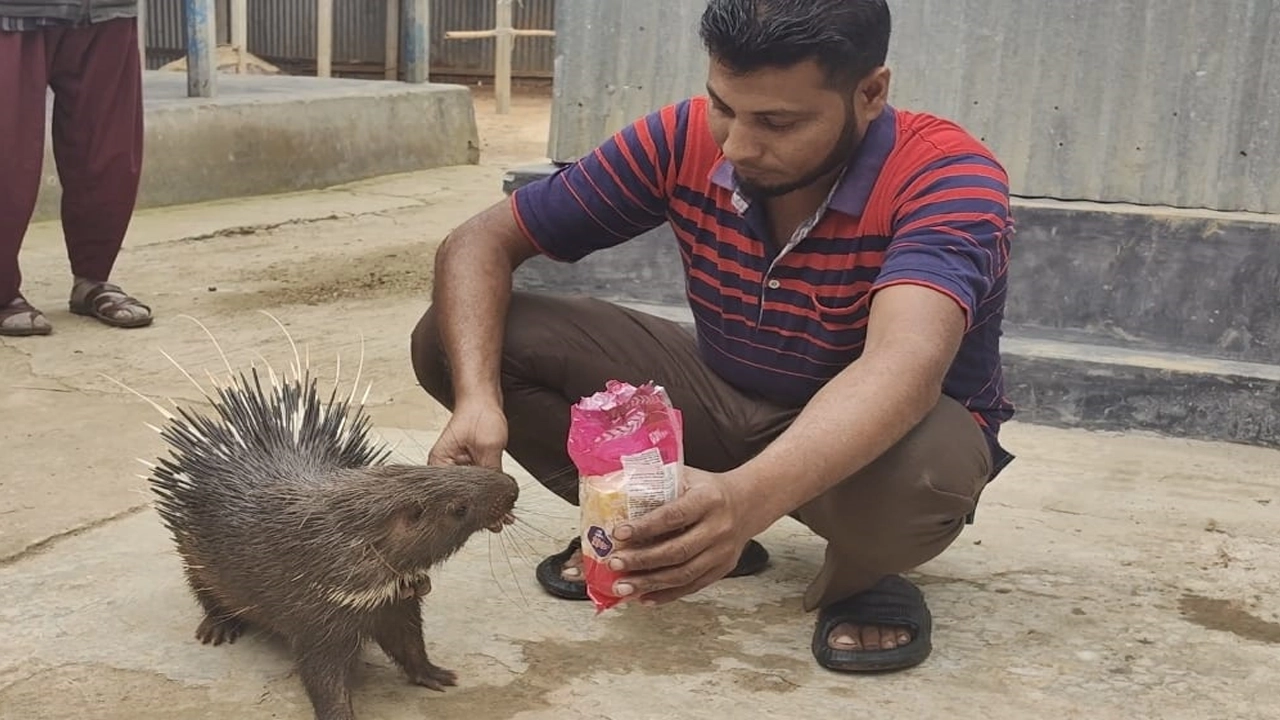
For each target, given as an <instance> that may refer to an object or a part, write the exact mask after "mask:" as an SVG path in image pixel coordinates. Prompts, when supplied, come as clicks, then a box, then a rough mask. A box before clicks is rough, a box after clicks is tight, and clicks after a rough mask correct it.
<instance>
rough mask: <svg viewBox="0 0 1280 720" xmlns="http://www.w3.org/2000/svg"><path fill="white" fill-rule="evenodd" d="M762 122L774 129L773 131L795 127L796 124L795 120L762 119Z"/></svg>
mask: <svg viewBox="0 0 1280 720" xmlns="http://www.w3.org/2000/svg"><path fill="white" fill-rule="evenodd" d="M760 124H761V125H763V126H764V127H766V128H768V129H769V130H773V131H780V130H789V129H791V128H793V127H795V125H796V123H795V121H794V120H792V121H788V122H777V121H774V120H765V119H761V120H760Z"/></svg>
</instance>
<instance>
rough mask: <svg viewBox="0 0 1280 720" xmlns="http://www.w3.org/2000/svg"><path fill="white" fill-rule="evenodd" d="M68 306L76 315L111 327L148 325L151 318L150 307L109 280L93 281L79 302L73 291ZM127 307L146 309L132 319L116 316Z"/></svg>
mask: <svg viewBox="0 0 1280 720" xmlns="http://www.w3.org/2000/svg"><path fill="white" fill-rule="evenodd" d="M68 306H69V307H70V309H71V312H73V313H75V314H76V315H86V316H88V317H92V318H95V319H97V320H99V321H101V322H103V323H104V324H107V325H110V326H112V327H119V328H136V327H145V326H147V325H150V324H151V320H152V317H151V308H150V307H148V306H146V305H144V304H142V303H141V302H138V299H137V298H134V297H131V296H130V295H129V294H127V293H126V292H125V291H124V290H121V289H120V286H119V285H114V284H112V283H109V282H100V283H94V284H93V286H92V287H91V288H90V289H89V291H88V292H86V293H85V294H84V297H83V298H82V299H81V300H80V302H76V300H75V294H74V291H73V293H72V297H71V301H70V302H69V303H68ZM128 307H136V308H142V309H143V310H145V311H146V315H143V316H141V317H137V318H133V319H129V316H126V317H125V318H124V319H122V318H119V317H117V316H116V314H117V313H119V312H120V310H122V309H124V308H128Z"/></svg>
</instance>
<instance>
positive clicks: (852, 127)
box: [733, 111, 860, 200]
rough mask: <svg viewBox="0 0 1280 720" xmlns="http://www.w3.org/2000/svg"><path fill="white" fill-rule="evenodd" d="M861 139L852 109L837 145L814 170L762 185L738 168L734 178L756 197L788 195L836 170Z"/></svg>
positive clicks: (742, 188) (740, 187) (850, 156)
mask: <svg viewBox="0 0 1280 720" xmlns="http://www.w3.org/2000/svg"><path fill="white" fill-rule="evenodd" d="M859 142H860V139H859V138H858V122H857V119H856V118H855V117H854V115H853V112H852V111H850V112H848V113H846V114H845V121H844V127H843V128H841V129H840V137H839V139H837V140H836V144H835V147H833V148H832V149H831V152H830V153H827V156H826V157H825V158H823V160H822V162H821V163H819V164H818V166H817V167H815V168H814V169H813V170H811V171H809V172H807V173H805V174H804V175H803V176H801V177H800V178H799V179H797V180H792V181H791V182H788V183H782V184H779V185H760V184H757V183H754V182H751V181H750V180H747V179H746V178H744V177H742V176H741V175H739V174H738V171H737V170H734V172H733V179H734V181H735V182H737V184H738V189H739V190H740V191H741V192H742V194H743V195H746V196H747V197H750V198H755V199H761V200H762V199H765V198H773V197H780V196H782V195H788V194H790V193H793V192H795V191H797V190H800V189H803V188H806V187H808V186H810V185H812V184H813V183H815V182H817V181H819V180H821V179H822V178H824V177H826V176H827V175H828V174H830V173H832V172H834V171H835V170H837V169H838V168H840V167H841V166H842V165H844V164H845V163H847V162H849V160H850V159H851V158H852V157H853V153H854V151H855V150H857V149H858V144H859Z"/></svg>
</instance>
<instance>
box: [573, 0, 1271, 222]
mask: <svg viewBox="0 0 1280 720" xmlns="http://www.w3.org/2000/svg"><path fill="white" fill-rule="evenodd" d="M702 7H703V3H700V2H696V3H695V2H688V0H646V2H634V0H560V1H559V4H558V7H557V23H556V26H557V28H556V29H557V32H558V33H559V37H558V38H557V40H558V43H557V51H558V53H559V54H560V56H561V57H560V58H559V59H558V63H559V64H558V66H557V75H556V83H555V84H556V88H555V107H554V111H553V112H554V115H553V123H552V138H551V143H550V152H551V156H552V158H553V159H556V160H569V159H572V158H574V157H577V156H579V155H581V154H583V153H585V152H587V151H588V150H590V148H591V147H592V146H593V145H594V144H595V143H597V142H599V141H600V140H602V139H604V138H605V137H607V135H608V134H609V133H611V132H613V131H614V130H616V129H618V128H619V127H621V126H622V124H623V123H625V122H627V121H628V120H630V119H631V118H634V117H636V116H638V115H641V114H643V113H645V112H647V111H649V110H650V109H653V108H655V107H658V106H659V105H661V104H662V103H664V102H668V101H671V100H675V99H678V98H681V97H684V96H686V95H688V94H694V93H700V92H702V88H703V83H704V80H705V72H706V60H705V57H704V55H703V51H702V48H701V46H700V44H699V43H698V41H697V36H696V24H697V20H698V17H699V15H700V13H701V10H702ZM892 7H893V9H894V39H893V42H892V50H891V56H890V63H891V65H892V68H893V70H894V76H893V78H894V79H893V86H892V90H891V97H892V102H893V103H894V104H896V105H899V106H902V107H907V108H913V109H920V110H927V111H931V112H935V113H938V114H941V115H945V116H947V117H950V118H952V119H954V120H957V121H959V122H960V123H961V124H963V125H964V126H966V127H967V128H969V129H970V130H971V131H972V132H974V133H975V134H976V135H979V136H980V137H982V138H983V139H984V140H985V141H986V142H987V143H988V144H989V145H990V146H991V147H992V148H993V149H994V150H995V151H996V152H997V153H998V154H999V156H1000V158H1001V160H1002V161H1003V162H1004V163H1005V164H1006V166H1007V167H1008V169H1009V172H1010V174H1011V176H1012V180H1013V184H1014V189H1015V192H1017V193H1018V194H1020V195H1023V196H1043V197H1053V198H1060V199H1087V200H1097V201H1121V202H1136V203H1142V204H1155V205H1174V206H1181V207H1208V208H1215V209H1222V210H1249V211H1258V212H1272V213H1277V212H1280V0H1057V1H1056V2H1026V0H898V1H897V2H894V3H893V5H892Z"/></svg>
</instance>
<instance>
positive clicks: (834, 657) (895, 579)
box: [813, 575, 933, 672]
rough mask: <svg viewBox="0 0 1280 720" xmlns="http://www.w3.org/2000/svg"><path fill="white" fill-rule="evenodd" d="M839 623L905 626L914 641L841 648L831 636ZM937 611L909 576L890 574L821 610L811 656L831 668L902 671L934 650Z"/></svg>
mask: <svg viewBox="0 0 1280 720" xmlns="http://www.w3.org/2000/svg"><path fill="white" fill-rule="evenodd" d="M841 623H852V624H854V625H879V626H881V627H905V628H907V629H908V630H909V631H910V632H911V642H909V643H907V644H906V645H902V646H899V647H895V648H893V649H892V650H841V649H837V648H833V647H831V645H830V643H828V642H827V638H829V637H830V636H831V632H832V631H833V630H835V629H836V626H838V625H840V624H841ZM932 633H933V616H932V615H931V614H930V612H929V606H928V605H927V604H926V603H925V601H924V594H923V593H921V592H920V589H919V588H917V587H916V586H915V585H913V584H912V583H911V581H909V580H907V579H906V578H903V577H901V576H899V575H887V576H885V577H884V578H883V579H881V580H880V582H878V583H876V584H875V585H874V586H872V587H871V589H869V590H866V591H864V592H861V593H858V594H857V595H854V596H853V597H850V598H846V599H844V600H840V601H838V602H834V603H832V604H830V605H828V606H827V607H824V608H822V609H821V610H819V611H818V622H817V627H815V628H814V631H813V657H814V659H816V660H817V661H818V664H819V665H821V666H823V667H825V668H827V669H828V670H837V671H841V672H880V671H885V670H902V669H905V668H909V667H912V666H915V665H919V664H920V663H922V662H924V660H925V658H927V657H929V654H930V653H931V652H932V651H933V640H932Z"/></svg>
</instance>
